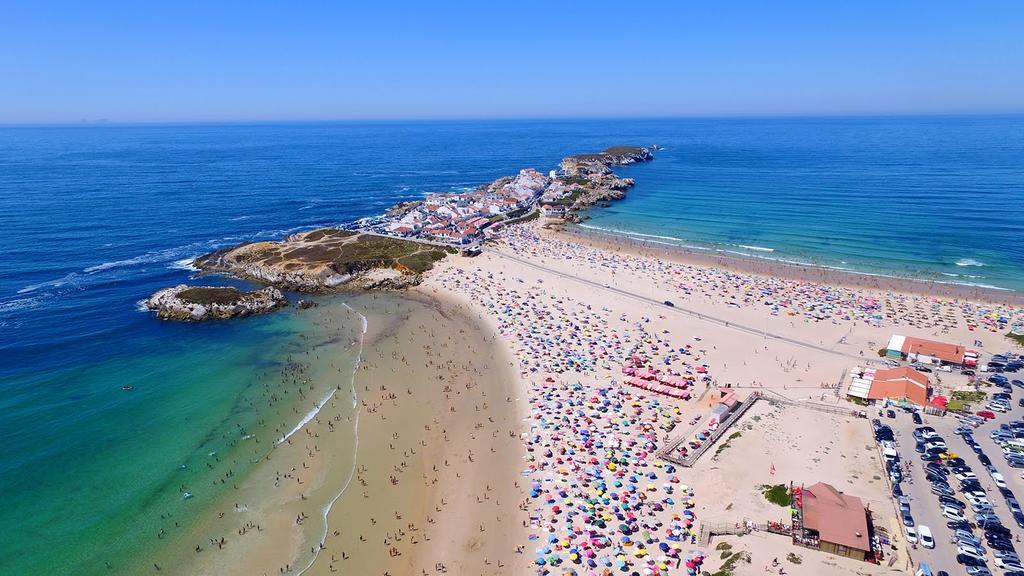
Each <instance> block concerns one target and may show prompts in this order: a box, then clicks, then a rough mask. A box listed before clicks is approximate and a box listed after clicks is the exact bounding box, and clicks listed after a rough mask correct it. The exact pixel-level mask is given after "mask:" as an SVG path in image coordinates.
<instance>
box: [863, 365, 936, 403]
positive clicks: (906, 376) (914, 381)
mask: <svg viewBox="0 0 1024 576" xmlns="http://www.w3.org/2000/svg"><path fill="white" fill-rule="evenodd" d="M929 388H930V386H929V383H928V377H927V376H925V375H924V374H922V373H920V372H918V371H917V370H914V369H913V368H907V367H900V368H893V369H891V370H876V371H875V377H874V379H873V380H872V381H871V389H870V390H868V400H909V401H910V402H913V403H914V404H917V405H918V406H925V405H927V404H928V390H929Z"/></svg>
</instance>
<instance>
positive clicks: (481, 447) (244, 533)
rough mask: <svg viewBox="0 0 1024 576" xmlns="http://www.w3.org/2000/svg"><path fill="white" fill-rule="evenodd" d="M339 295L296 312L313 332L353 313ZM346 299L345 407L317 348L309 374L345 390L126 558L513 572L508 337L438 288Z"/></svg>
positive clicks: (261, 568) (186, 566) (209, 566)
mask: <svg viewBox="0 0 1024 576" xmlns="http://www.w3.org/2000/svg"><path fill="white" fill-rule="evenodd" d="M341 298H342V297H337V298H334V299H324V300H323V304H322V305H321V306H320V307H318V308H314V309H311V310H308V311H304V312H302V313H303V314H309V315H311V316H312V317H314V318H315V320H314V323H315V324H316V329H315V330H314V332H315V333H316V334H317V335H318V337H320V338H329V337H330V336H331V335H334V336H338V334H335V333H334V332H333V331H332V328H331V326H332V323H334V322H338V323H341V322H345V323H348V324H349V325H350V324H351V322H352V313H351V311H348V310H347V309H345V308H343V307H342V305H341ZM344 300H345V301H346V302H347V303H348V305H350V306H351V307H352V309H354V310H357V311H359V312H360V313H362V314H364V315H365V316H366V318H367V332H366V334H365V336H364V339H363V342H362V362H361V363H360V366H359V369H358V371H357V373H356V376H355V394H356V406H355V407H354V406H353V403H352V397H351V391H350V390H349V389H348V388H347V387H346V385H345V384H344V382H345V381H346V375H345V374H343V373H341V372H339V368H341V367H339V366H335V365H334V364H333V363H332V362H331V359H330V357H329V352H330V347H318V348H317V349H316V350H315V351H314V352H313V354H314V356H317V357H315V358H313V359H312V360H311V365H313V366H318V368H310V369H309V370H310V372H309V373H308V377H310V378H335V379H336V380H337V381H338V382H339V383H340V385H341V386H342V389H340V390H338V391H337V393H336V395H335V396H334V398H333V399H332V400H331V401H329V402H328V403H326V404H325V405H324V406H323V408H322V409H321V410H320V412H319V414H318V415H317V416H316V417H315V418H313V419H312V420H310V421H309V422H308V423H307V424H306V425H305V426H303V427H302V428H301V429H299V430H298V431H296V432H295V433H294V434H293V435H292V436H291V437H290V441H286V442H284V443H281V444H279V445H278V446H277V448H275V449H274V450H273V452H272V453H271V455H270V457H269V458H268V459H267V460H266V461H265V462H263V463H261V464H260V465H259V466H257V468H256V469H255V470H254V471H253V472H252V473H251V474H249V475H248V476H247V477H246V478H244V479H239V480H238V482H239V483H238V485H237V489H236V491H235V493H234V494H231V496H235V498H232V499H231V500H232V501H230V502H229V501H228V500H227V499H225V501H224V502H222V503H221V506H219V510H217V511H215V513H211V514H208V515H206V516H204V517H203V518H201V519H200V520H199V521H198V522H196V523H195V525H194V526H193V527H192V528H191V529H190V531H189V536H188V537H186V538H181V539H178V541H176V542H175V544H174V545H170V546H168V547H167V548H166V549H164V550H163V551H161V552H160V553H159V554H158V555H157V556H155V557H153V558H151V559H149V561H150V564H146V565H144V566H139V567H136V570H137V571H136V572H135V573H139V572H141V571H142V570H145V571H148V572H151V573H157V570H156V566H160V570H159V573H171V574H300V573H307V574H330V573H335V572H340V573H345V574H390V575H393V576H397V575H400V574H424V573H426V574H434V573H442V572H443V571H449V572H451V573H456V574H459V573H480V574H512V573H517V570H516V566H517V564H516V563H517V562H520V563H521V562H522V561H523V559H522V557H521V556H519V555H516V554H514V552H513V550H514V547H515V545H516V543H518V542H520V541H522V540H524V539H525V536H524V533H525V528H524V525H523V523H524V520H525V514H526V513H525V512H523V511H521V510H520V508H519V507H518V502H519V501H520V500H522V499H523V498H524V497H525V496H524V488H523V487H522V485H521V483H518V482H517V478H518V474H519V471H520V470H519V469H520V467H521V463H522V460H523V456H524V448H523V446H522V442H521V440H520V437H519V433H520V428H521V423H520V419H521V418H522V413H521V411H520V410H519V409H518V407H517V406H518V404H517V400H516V398H517V392H516V390H515V387H516V380H515V378H514V377H513V375H512V372H511V370H510V369H509V362H510V359H509V358H508V356H507V355H506V354H507V353H506V352H505V350H504V348H503V347H501V346H499V345H498V344H497V343H496V342H495V340H494V337H493V336H491V335H489V334H487V333H486V332H484V331H482V330H481V327H480V326H479V325H477V324H476V323H474V322H471V321H470V320H469V318H468V317H467V316H466V315H465V313H464V311H462V310H460V309H459V308H458V305H457V304H450V303H448V302H445V301H443V300H441V299H438V298H426V297H424V296H422V295H419V296H417V295H414V294H409V295H404V296H397V295H393V294H376V295H372V294H367V295H360V296H357V297H354V298H352V297H345V298H344ZM335 344H336V345H337V347H347V346H350V345H352V344H353V343H352V342H337V343H335ZM336 350H337V348H336ZM332 372H333V374H332ZM356 408H358V409H356ZM297 416H298V415H297ZM356 430H357V431H358V441H355V439H356V438H357V436H356V433H355V431H356ZM517 484H520V485H519V486H517ZM339 493H340V494H339ZM236 503H237V504H238V505H239V506H238V507H237V508H236V507H235V504H236ZM328 509H329V510H330V512H329V513H328V514H327V515H326V520H327V521H326V524H325V522H324V515H325V511H326V510H328ZM220 538H224V541H223V543H222V542H221V540H220ZM197 546H198V547H199V549H198V551H197V549H196V547H197ZM520 567H521V566H520ZM519 572H521V570H519Z"/></svg>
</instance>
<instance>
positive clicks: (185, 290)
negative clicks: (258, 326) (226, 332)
mask: <svg viewBox="0 0 1024 576" xmlns="http://www.w3.org/2000/svg"><path fill="white" fill-rule="evenodd" d="M287 305H288V300H287V299H286V298H285V297H284V294H281V291H280V290H278V289H277V288H263V289H261V290H254V291H252V292H242V291H241V290H239V289H237V288H230V287H218V286H187V285H185V284H181V285H178V286H175V287H173V288H164V289H163V290H158V291H157V292H156V293H154V294H153V295H152V296H150V297H149V298H148V299H147V300H146V308H149V309H150V310H152V311H153V312H156V315H157V317H159V318H161V319H164V320H191V321H197V320H208V319H211V318H234V317H236V316H250V315H253V314H264V313H266V312H270V311H272V310H276V309H278V308H281V307H283V306H287Z"/></svg>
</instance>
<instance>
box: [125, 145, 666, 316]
mask: <svg viewBox="0 0 1024 576" xmlns="http://www.w3.org/2000/svg"><path fill="white" fill-rule="evenodd" d="M654 150H657V146H651V147H642V146H613V147H611V148H607V149H605V150H604V151H602V152H599V153H596V154H579V155H575V156H568V157H566V158H563V159H562V162H561V164H560V169H559V170H552V171H550V172H549V173H548V174H547V175H544V174H542V173H541V172H539V171H537V170H535V169H533V168H527V169H524V170H521V171H520V172H519V174H517V175H516V176H504V177H502V178H498V179H497V180H495V181H493V182H491V183H490V184H484V185H482V186H480V187H478V188H477V189H476V190H473V191H471V192H458V193H456V192H452V193H437V194H430V195H429V196H427V197H426V198H425V199H424V200H419V201H411V202H401V203H398V204H396V205H395V206H393V207H391V208H390V209H389V210H388V211H387V212H386V213H385V214H384V215H382V216H379V217H375V218H369V219H362V220H359V221H357V222H355V223H353V224H352V225H350V226H346V227H343V228H320V229H316V230H312V231H308V232H300V233H297V234H292V235H290V236H287V237H286V238H284V239H283V240H281V241H277V242H248V243H244V244H239V245H237V246H233V247H231V248H226V249H223V250H218V251H216V252H213V253H210V254H206V255H204V256H200V257H198V258H196V259H195V260H193V262H192V265H193V266H194V267H195V268H197V269H198V270H200V271H202V272H204V273H223V274H229V275H232V276H234V277H237V278H240V279H243V280H249V281H253V282H257V283H260V284H264V285H268V286H269V287H273V288H272V289H273V290H274V291H273V292H268V291H267V289H264V290H259V291H253V292H242V291H239V290H237V289H234V288H216V287H195V288H190V287H188V286H184V285H182V286H177V287H174V288H165V289H163V290H160V291H158V292H156V293H155V294H153V295H152V296H150V297H149V298H148V299H147V300H146V301H145V306H146V307H147V308H148V309H149V310H152V311H153V312H155V313H156V314H157V316H158V317H159V318H161V319H173V320H206V319H223V318H230V317H234V316H249V315H252V314H262V313H266V312H271V311H273V310H277V309H279V308H281V307H283V306H286V305H287V299H286V298H285V297H284V296H283V295H282V294H281V293H280V291H278V290H276V289H281V290H288V291H294V292H310V293H321V292H332V291H336V290H340V289H349V290H351V289H367V290H368V289H402V288H407V287H409V286H415V285H417V284H419V283H420V282H421V281H422V274H423V273H424V272H426V271H427V270H430V269H431V268H432V267H433V265H434V263H435V262H437V261H439V260H441V259H443V258H445V256H447V255H449V254H454V253H457V252H458V251H459V250H460V249H461V250H462V251H463V252H464V253H467V254H473V253H475V252H476V251H478V250H479V246H480V245H481V244H482V242H483V241H484V240H485V239H486V238H488V237H490V236H491V235H492V234H494V233H496V232H498V231H500V230H501V229H502V228H503V227H504V226H506V225H508V224H513V223H516V222H521V221H527V220H531V219H534V218H537V217H539V216H541V215H544V216H546V217H548V218H557V219H562V220H566V221H580V220H581V216H580V215H579V212H580V211H582V210H584V209H586V208H588V207H590V206H592V205H594V204H597V203H599V202H605V201H610V200H619V199H621V198H623V197H624V196H625V191H626V190H628V189H629V188H631V187H632V186H633V184H634V181H633V179H632V178H619V177H618V176H616V175H615V173H614V172H613V171H612V167H614V166H622V165H627V164H634V163H637V162H647V161H650V160H652V159H653V158H654V152H653V151H654Z"/></svg>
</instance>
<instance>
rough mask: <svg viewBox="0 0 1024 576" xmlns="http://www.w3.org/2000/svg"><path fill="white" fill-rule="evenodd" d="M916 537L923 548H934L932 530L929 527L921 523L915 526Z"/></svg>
mask: <svg viewBox="0 0 1024 576" xmlns="http://www.w3.org/2000/svg"><path fill="white" fill-rule="evenodd" d="M917 539H918V542H920V543H921V546H924V547H925V548H935V539H934V538H932V531H931V529H930V528H928V527H927V526H925V525H924V524H921V525H920V526H918V527H917Z"/></svg>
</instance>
